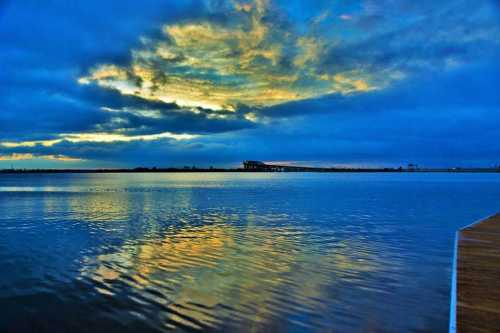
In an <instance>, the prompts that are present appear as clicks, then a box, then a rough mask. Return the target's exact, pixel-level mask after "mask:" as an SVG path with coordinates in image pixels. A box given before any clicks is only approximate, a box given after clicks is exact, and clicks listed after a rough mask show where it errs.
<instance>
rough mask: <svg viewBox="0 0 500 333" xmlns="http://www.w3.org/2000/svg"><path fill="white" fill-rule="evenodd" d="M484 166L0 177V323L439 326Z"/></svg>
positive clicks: (493, 202)
mask: <svg viewBox="0 0 500 333" xmlns="http://www.w3.org/2000/svg"><path fill="white" fill-rule="evenodd" d="M499 185H500V175H496V174H236V173H235V174H222V173H214V174H208V173H200V174H193V173H188V174H95V175H85V174H84V175H77V174H75V175H71V174H60V175H2V176H0V268H1V274H0V332H5V331H7V332H24V331H36V332H66V331H67V332H157V331H158V332H160V331H171V330H173V331H194V330H203V331H231V332H234V331H238V332H262V331H267V332H283V331H290V332H368V331H370V332H444V331H446V330H447V325H448V311H449V288H450V270H451V261H452V252H453V249H452V248H453V239H454V232H455V230H456V229H457V228H459V227H460V226H462V225H465V224H469V223H471V222H473V221H474V220H477V219H479V218H482V217H485V216H486V215H490V214H492V213H493V212H495V211H498V210H500V186H499Z"/></svg>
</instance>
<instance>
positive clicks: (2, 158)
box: [0, 153, 83, 162]
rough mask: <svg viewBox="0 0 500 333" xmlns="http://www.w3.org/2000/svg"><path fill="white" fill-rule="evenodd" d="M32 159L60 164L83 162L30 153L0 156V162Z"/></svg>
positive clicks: (57, 156) (63, 157) (69, 158)
mask: <svg viewBox="0 0 500 333" xmlns="http://www.w3.org/2000/svg"><path fill="white" fill-rule="evenodd" d="M33 159H42V160H49V161H62V162H79V161H83V159H80V158H73V157H69V156H64V155H34V154H31V153H13V154H9V155H0V161H23V160H33Z"/></svg>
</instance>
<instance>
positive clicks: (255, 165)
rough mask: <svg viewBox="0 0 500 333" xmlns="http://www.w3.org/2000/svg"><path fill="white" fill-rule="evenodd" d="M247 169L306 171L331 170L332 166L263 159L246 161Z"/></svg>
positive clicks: (244, 167)
mask: <svg viewBox="0 0 500 333" xmlns="http://www.w3.org/2000/svg"><path fill="white" fill-rule="evenodd" d="M243 169H244V170H245V171H263V172H264V171H267V172H305V171H331V170H332V168H313V167H303V166H293V165H277V164H266V163H264V162H261V161H244V162H243Z"/></svg>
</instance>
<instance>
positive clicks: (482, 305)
mask: <svg viewBox="0 0 500 333" xmlns="http://www.w3.org/2000/svg"><path fill="white" fill-rule="evenodd" d="M452 280H453V281H452V298H451V311H450V332H499V331H500V214H497V215H494V216H491V217H489V218H487V219H485V220H483V221H480V222H477V223H474V224H472V225H469V226H467V227H464V228H462V229H460V230H459V231H458V232H457V237H456V248H455V259H454V267H453V278H452Z"/></svg>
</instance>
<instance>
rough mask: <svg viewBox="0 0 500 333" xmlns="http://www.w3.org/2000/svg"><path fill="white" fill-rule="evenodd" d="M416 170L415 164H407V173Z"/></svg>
mask: <svg viewBox="0 0 500 333" xmlns="http://www.w3.org/2000/svg"><path fill="white" fill-rule="evenodd" d="M415 170H418V165H417V164H412V163H410V164H408V171H415Z"/></svg>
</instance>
